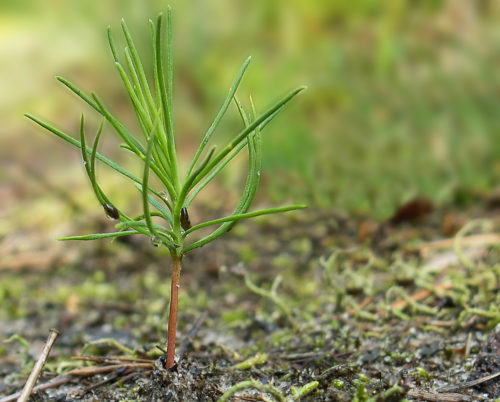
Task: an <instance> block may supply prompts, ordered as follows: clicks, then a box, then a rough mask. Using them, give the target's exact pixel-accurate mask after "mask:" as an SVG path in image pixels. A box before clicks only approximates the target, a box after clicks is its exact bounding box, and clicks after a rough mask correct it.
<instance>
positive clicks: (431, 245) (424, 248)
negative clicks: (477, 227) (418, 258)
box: [418, 233, 500, 255]
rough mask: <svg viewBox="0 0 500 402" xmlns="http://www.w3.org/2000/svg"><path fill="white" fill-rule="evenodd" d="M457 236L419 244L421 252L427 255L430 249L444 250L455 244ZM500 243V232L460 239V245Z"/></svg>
mask: <svg viewBox="0 0 500 402" xmlns="http://www.w3.org/2000/svg"><path fill="white" fill-rule="evenodd" d="M455 240H456V239H455V237H452V238H449V239H443V240H436V241H431V242H427V243H423V244H421V245H420V246H418V248H419V250H420V253H421V254H422V255H427V254H428V253H429V251H434V250H443V249H447V248H453V246H454V244H455ZM499 243H500V233H487V234H478V235H471V236H467V237H462V238H461V239H460V245H461V246H462V247H464V246H489V245H493V244H499Z"/></svg>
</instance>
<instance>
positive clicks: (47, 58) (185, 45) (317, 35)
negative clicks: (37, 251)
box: [0, 0, 500, 217]
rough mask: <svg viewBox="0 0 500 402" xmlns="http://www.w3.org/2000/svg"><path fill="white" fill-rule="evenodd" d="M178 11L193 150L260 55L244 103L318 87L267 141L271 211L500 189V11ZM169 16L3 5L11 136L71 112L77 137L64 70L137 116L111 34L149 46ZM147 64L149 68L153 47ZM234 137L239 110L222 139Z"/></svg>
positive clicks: (377, 211)
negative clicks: (286, 204)
mask: <svg viewBox="0 0 500 402" xmlns="http://www.w3.org/2000/svg"><path fill="white" fill-rule="evenodd" d="M171 4H172V6H173V9H174V35H175V38H174V45H175V51H174V56H175V66H174V69H175V73H176V98H177V103H176V109H177V110H176V116H177V117H176V121H175V126H176V128H177V136H178V138H179V140H178V141H179V143H180V144H181V146H182V147H183V148H186V149H190V147H188V145H192V144H193V143H195V142H197V141H198V139H199V138H201V136H202V135H203V133H204V131H205V130H206V128H207V127H208V124H209V123H210V121H211V119H212V118H213V116H214V115H215V113H216V111H217V110H218V108H219V106H220V104H221V103H222V101H223V99H224V97H225V95H226V94H227V91H228V87H229V85H230V83H231V81H232V79H233V77H234V76H235V74H236V73H237V71H238V68H239V66H240V64H241V62H242V61H243V60H244V59H245V57H246V56H248V55H249V54H251V55H252V56H253V61H252V64H251V66H250V69H249V72H248V75H247V76H246V78H245V80H244V82H243V85H242V87H243V90H242V92H241V93H240V97H241V98H242V99H245V98H246V96H247V95H249V94H250V93H249V89H250V88H251V90H252V96H253V97H254V99H255V101H256V104H257V107H258V108H259V109H260V110H262V109H263V108H264V107H265V106H267V105H269V104H270V103H271V102H273V101H275V100H276V99H275V98H273V97H274V96H275V94H276V91H278V92H279V91H282V93H283V94H284V93H285V92H286V91H288V90H289V89H291V88H293V87H295V86H297V85H300V84H306V85H308V86H309V90H308V91H307V92H306V93H305V94H304V95H303V96H301V98H300V99H299V100H298V102H296V103H295V104H294V105H290V107H289V108H288V110H287V111H286V112H285V113H283V115H282V116H280V119H279V120H278V121H277V122H275V123H273V124H271V125H270V127H269V128H268V129H267V130H266V133H265V136H264V142H265V143H264V149H265V150H266V151H265V155H264V175H265V176H264V177H263V183H264V185H265V189H264V191H263V193H261V200H272V201H273V202H283V201H284V200H285V199H289V198H290V199H293V200H295V201H298V202H309V203H310V204H311V205H318V204H319V205H333V206H336V207H338V208H341V209H347V210H351V211H352V210H354V211H358V212H360V211H361V212H368V213H371V214H373V215H375V216H378V217H384V216H388V215H389V214H390V213H391V211H392V210H393V208H394V205H396V204H399V203H401V202H402V201H404V200H406V199H408V198H410V197H413V196H415V195H417V194H418V195H426V196H429V197H431V198H433V199H435V200H437V201H438V202H443V203H444V202H452V201H453V197H454V194H455V193H456V191H458V190H460V189H464V188H465V189H467V190H468V191H469V190H470V191H489V190H491V189H492V188H494V187H495V186H496V185H497V183H498V180H499V178H500V141H498V138H499V131H500V114H498V113H496V107H497V103H498V102H497V96H498V93H500V92H499V90H500V77H499V76H498V74H496V71H495V66H496V65H497V61H498V59H499V57H500V52H499V49H500V47H499V45H500V30H499V29H498V26H499V25H498V22H499V19H500V3H498V2H495V1H493V0H489V1H488V0H484V1H472V0H471V1H467V2H458V1H454V0H447V1H444V0H443V1H438V0H428V1H425V0H420V1H411V0H406V1H404V0H389V1H385V2H378V1H375V0H358V1H356V2H343V1H340V0H338V1H336V0H335V1H334V0H318V1H314V2H310V1H305V0H289V1H286V2H285V1H278V0H277V1H268V0H257V1H253V2H234V1H230V0H222V1H218V2H211V1H208V0H202V1H198V2H196V3H191V2H182V1H178V0H173V1H171ZM164 5H165V3H164V2H163V1H159V0H155V1H149V2H137V1H132V0H122V1H118V0H110V1H107V2H98V1H96V0H88V1H85V2H82V1H78V0H64V1H62V0H58V1H52V2H46V1H42V0H19V1H16V2H11V1H5V0H0V56H1V58H2V60H5V61H6V62H5V63H4V65H3V66H1V67H0V73H1V74H0V76H1V78H0V80H1V81H2V82H1V84H2V87H3V88H7V90H3V91H2V92H3V95H1V94H0V112H1V113H4V112H5V113H6V114H8V116H6V118H5V119H3V118H2V120H4V121H5V122H6V123H5V124H4V127H3V128H0V141H3V140H4V139H5V138H8V137H9V136H13V135H14V132H16V131H19V130H25V129H26V128H25V127H26V126H27V123H25V122H23V121H22V120H21V117H20V115H21V112H26V111H28V112H32V111H34V110H37V111H40V110H42V112H44V113H45V114H46V115H47V116H48V117H49V118H51V119H52V120H54V121H60V120H61V119H60V116H64V120H63V121H65V122H66V124H67V126H65V127H63V128H65V129H67V130H68V131H70V132H74V133H76V125H77V121H78V116H79V114H80V113H81V111H82V110H81V107H80V106H79V104H78V102H76V101H75V102H74V103H72V102H71V101H68V98H71V95H70V94H68V93H65V92H64V91H62V90H61V91H58V90H56V89H55V88H56V85H55V83H53V82H52V81H50V78H51V77H53V76H54V75H55V74H62V75H65V76H67V77H68V78H70V79H71V80H73V81H75V82H76V83H78V84H79V85H80V86H81V87H83V88H85V89H87V90H88V91H91V90H96V91H97V92H98V93H101V94H105V95H104V96H103V97H104V99H105V100H106V101H107V102H108V103H113V104H114V108H115V109H124V110H125V106H127V107H128V105H127V104H126V103H125V101H124V99H125V97H124V94H123V93H122V92H121V90H120V89H119V85H120V84H119V78H118V77H117V74H116V72H114V71H113V70H112V68H113V66H112V63H111V57H110V54H109V51H108V50H107V49H106V48H105V46H106V44H105V42H106V41H105V27H106V26H107V25H108V24H111V26H112V27H113V28H114V30H115V31H118V29H119V22H120V18H121V17H124V18H125V19H126V20H127V23H128V24H129V27H130V28H131V30H132V32H133V33H134V35H135V36H138V37H139V38H140V37H141V35H142V40H143V41H144V42H143V43H144V44H145V46H146V43H147V42H146V40H147V39H148V34H149V32H148V31H147V30H146V29H145V26H146V25H145V21H146V20H147V18H149V17H151V16H154V15H156V13H157V12H158V11H160V10H161V8H162V7H164ZM139 41H140V40H139ZM142 54H143V57H145V58H147V57H151V52H149V49H148V46H146V49H145V50H144V51H143V52H142ZM259 105H260V106H259ZM85 112H86V110H85ZM123 114H124V115H126V112H125V111H123ZM6 127H9V129H7V128H6ZM236 129H239V125H238V121H237V117H236V113H234V115H233V118H232V119H231V118H230V119H228V121H226V123H225V125H223V126H222V130H220V131H219V133H218V135H219V138H222V139H225V138H228V137H229V136H230V135H231V134H232V133H233V132H234V130H236ZM34 131H35V129H33V132H34ZM31 136H32V137H36V136H37V134H30V137H31ZM9 144H11V143H9ZM11 145H12V144H11ZM189 152H190V151H189ZM27 154H28V152H27ZM236 177H239V175H233V176H231V173H230V172H229V173H228V174H227V175H226V177H225V179H226V184H227V185H229V186H233V185H236V184H238V185H241V183H239V182H238V180H239V179H236Z"/></svg>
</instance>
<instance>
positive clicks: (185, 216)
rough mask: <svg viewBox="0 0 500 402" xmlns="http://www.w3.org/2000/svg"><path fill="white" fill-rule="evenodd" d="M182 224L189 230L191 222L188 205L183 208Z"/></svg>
mask: <svg viewBox="0 0 500 402" xmlns="http://www.w3.org/2000/svg"><path fill="white" fill-rule="evenodd" d="M181 226H182V228H183V229H184V230H188V229H190V228H191V222H190V220H189V215H188V211H187V208H186V207H182V209H181Z"/></svg>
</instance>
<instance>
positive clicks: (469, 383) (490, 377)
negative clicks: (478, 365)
mask: <svg viewBox="0 0 500 402" xmlns="http://www.w3.org/2000/svg"><path fill="white" fill-rule="evenodd" d="M497 377H500V371H497V372H496V373H494V374H490V375H487V376H485V377H481V378H478V379H477V380H473V381H467V382H464V383H462V384H455V385H451V386H449V387H443V388H439V389H438V390H437V392H450V391H456V390H458V389H464V388H471V387H475V386H476V385H479V384H482V383H483V382H487V381H490V380H493V379H495V378H497Z"/></svg>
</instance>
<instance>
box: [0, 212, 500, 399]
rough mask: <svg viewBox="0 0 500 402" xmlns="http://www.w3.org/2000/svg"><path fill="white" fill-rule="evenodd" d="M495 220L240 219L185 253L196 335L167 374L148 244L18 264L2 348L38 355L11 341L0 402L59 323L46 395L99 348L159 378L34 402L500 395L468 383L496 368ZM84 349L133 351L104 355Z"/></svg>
mask: <svg viewBox="0 0 500 402" xmlns="http://www.w3.org/2000/svg"><path fill="white" fill-rule="evenodd" d="M497 213H498V209H495V208H494V205H493V206H492V205H490V206H487V205H486V204H485V203H482V202H479V203H478V204H476V207H475V208H474V209H468V210H465V211H464V210H462V211H459V210H451V209H450V210H447V211H445V210H438V211H434V212H432V213H431V214H429V215H426V216H424V217H422V218H421V219H420V220H418V221H411V222H403V223H400V224H398V225H392V226H391V225H383V226H377V225H376V224H375V223H373V222H371V221H369V220H367V219H364V218H361V217H356V218H353V217H348V216H344V215H342V214H339V213H337V212H335V211H333V210H330V209H323V210H313V209H310V210H307V211H305V212H298V213H293V214H289V215H283V216H276V217H271V218H263V219H259V220H257V221H255V222H247V223H245V224H241V225H239V226H237V227H236V228H235V229H234V230H233V231H232V232H231V233H230V234H229V236H228V237H227V238H225V239H222V240H220V241H218V242H216V243H214V244H212V245H209V246H206V247H204V248H202V249H200V250H198V251H196V252H193V253H192V254H191V255H188V256H187V257H185V258H184V261H183V273H182V286H181V293H180V302H179V311H180V315H179V323H178V331H179V332H180V335H179V336H178V339H179V342H183V340H185V339H187V336H186V334H187V333H188V331H190V329H191V328H192V327H193V326H194V325H195V324H196V323H198V324H200V326H199V329H198V330H197V331H191V334H190V337H189V339H190V342H189V343H187V342H184V346H183V347H179V348H178V351H180V349H181V348H183V349H184V352H185V353H184V356H183V358H182V359H181V360H180V362H179V363H178V365H177V367H176V368H175V370H173V371H171V372H165V371H163V370H160V369H159V368H158V363H154V360H155V359H156V358H157V357H158V356H159V354H161V352H159V350H158V349H157V348H156V347H155V345H164V342H165V339H164V338H163V337H164V336H165V334H166V317H165V311H166V310H167V305H168V304H167V302H168V293H169V291H168V289H169V280H170V266H169V259H168V255H167V254H166V253H162V251H161V250H156V249H154V248H153V247H152V246H151V245H150V244H149V243H148V241H147V239H139V238H138V239H132V241H130V242H115V243H113V244H112V243H109V242H94V243H86V244H71V245H70V244H69V243H66V244H64V245H63V246H64V247H58V248H57V249H56V250H55V251H54V252H53V253H52V254H51V256H50V259H49V262H48V263H43V261H42V260H40V262H39V263H37V260H36V259H34V260H33V261H31V262H30V261H29V259H28V260H27V261H26V262H25V263H24V264H18V265H15V264H14V263H13V261H14V259H10V260H9V261H10V262H9V264H10V265H9V264H5V266H4V267H3V268H2V270H1V271H0V275H1V276H0V305H1V309H0V337H1V338H2V339H3V340H6V339H8V338H9V337H11V336H12V335H13V334H17V335H19V336H20V337H22V338H23V339H24V340H26V341H27V344H26V345H24V346H23V344H22V342H21V341H20V340H19V339H16V338H12V340H11V342H10V343H1V344H0V395H4V396H5V395H9V394H11V393H13V392H15V391H17V390H19V389H20V388H21V387H22V385H23V384H24V381H25V379H26V375H27V373H29V370H30V368H31V366H32V363H33V359H34V358H36V356H37V355H38V352H39V350H40V348H41V346H42V344H43V343H44V341H45V339H46V336H47V334H48V330H49V328H57V329H58V330H59V331H60V333H61V335H60V337H59V339H58V340H57V342H56V344H55V346H54V349H53V350H52V353H51V356H50V359H49V363H48V364H47V366H46V369H45V371H44V373H43V375H42V378H41V379H40V380H39V382H38V383H39V384H40V383H45V382H48V381H49V380H51V379H53V378H54V377H57V376H60V375H64V374H65V373H67V372H68V371H70V370H73V369H75V368H79V367H84V366H90V365H96V366H104V365H106V362H105V361H101V362H85V361H81V360H74V359H72V357H73V356H80V355H81V354H82V348H83V347H84V345H86V344H88V343H89V342H93V341H97V340H101V339H108V338H112V339H114V340H116V341H117V342H119V343H120V344H122V345H124V346H126V347H127V348H130V349H132V350H134V351H135V353H136V357H140V358H143V359H151V367H150V368H137V369H128V371H125V369H121V371H120V369H117V370H115V371H111V372H109V373H106V374H99V375H93V376H91V375H80V376H76V375H75V376H72V378H71V380H70V381H69V382H67V383H66V384H64V385H61V386H59V387H55V388H53V389H48V390H46V391H43V392H38V393H37V395H36V397H35V399H36V400H41V401H48V400H68V401H69V400H217V399H218V398H219V397H221V396H222V395H223V393H224V392H225V391H226V390H227V389H229V388H230V387H231V386H233V385H235V384H237V383H239V382H241V381H246V380H251V379H253V380H256V381H258V382H260V383H261V384H264V385H272V386H274V387H275V388H276V389H278V390H279V391H280V392H281V393H282V394H283V396H285V397H286V398H293V397H294V396H293V395H295V397H296V398H301V400H340V401H350V400H355V399H356V398H357V400H367V399H368V398H369V397H373V396H377V399H376V400H380V401H384V400H387V401H389V400H391V401H393V400H394V401H395V400H401V399H403V398H407V399H409V400H418V399H420V400H437V399H432V398H435V397H436V395H433V394H437V393H440V397H441V398H456V399H440V400H471V398H475V399H476V400H478V399H479V400H480V399H485V400H486V399H492V398H498V397H500V394H499V387H498V383H499V381H500V380H499V378H496V379H493V380H491V381H489V382H485V383H483V384H480V385H479V386H476V387H472V386H470V385H467V382H469V381H472V380H474V379H478V378H482V377H485V376H487V375H489V374H494V373H496V372H498V370H499V367H500V351H499V350H500V349H499V344H500V330H498V326H497V324H498V323H499V322H500V310H499V308H498V306H499V298H500V293H499V289H500V265H499V263H498V261H499V255H500V249H499V246H498V237H496V244H495V236H493V237H490V238H488V236H484V235H485V234H486V235H487V234H490V235H491V234H492V233H498V231H499V229H500V221H499V220H498V215H497ZM98 221H99V219H98ZM450 222H453V223H454V224H453V225H451V224H450ZM471 222H472V223H471ZM92 224H94V223H92V222H91V225H92ZM83 226H85V227H87V226H88V222H87V223H85V224H82V227H83ZM459 228H462V231H461V232H459V233H458V235H457V234H455V235H452V232H456V230H457V229H459ZM79 229H82V228H73V229H72V230H73V231H75V232H76V231H78V230H79ZM82 230H85V229H84V228H83V229H82ZM80 231H81V230H80ZM443 232H445V233H443ZM453 236H455V238H457V239H458V240H457V241H456V242H453V241H452V242H450V243H446V242H444V243H434V241H436V240H439V239H443V238H449V239H452V238H453ZM457 236H458V237H457ZM496 236H498V235H496ZM461 239H462V240H461ZM4 240H8V239H7V238H5V239H4ZM5 244H8V242H7V241H4V245H5ZM465 244H468V245H467V246H464V245H465ZM5 247H6V246H5ZM19 255H21V254H19ZM245 275H246V280H245ZM256 288H257V289H256ZM200 318H202V320H201V321H200ZM495 327H496V328H497V330H495ZM193 332H195V333H194V334H193ZM83 354H84V355H92V356H102V357H108V358H110V359H111V356H116V355H123V354H124V350H119V349H117V347H116V346H113V345H111V344H100V345H94V346H90V347H87V348H86V349H85V351H84V353H83ZM240 363H242V364H240ZM134 370H135V371H136V372H137V373H138V375H137V376H135V377H132V376H131V375H130V374H131V373H133V372H134ZM141 373H142V374H141ZM126 376H128V377H127V379H128V381H126V382H124V381H123V379H124V378H125V377H126ZM105 380H108V381H107V382H106V381H105ZM316 381H317V383H315V382H316ZM100 382H103V383H102V385H99V384H100ZM308 384H309V386H310V388H311V389H310V390H307V391H306V390H302V391H303V395H302V396H301V397H298V396H297V393H298V392H299V391H298V390H300V387H302V386H304V385H308ZM460 384H465V387H463V388H461V387H460ZM292 387H295V388H294V389H293V390H292ZM263 398H268V399H269V398H272V397H271V395H270V394H265V393H263V392H262V391H259V390H255V389H254V390H251V389H247V390H243V391H241V392H239V393H237V396H236V397H235V398H234V400H263Z"/></svg>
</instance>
